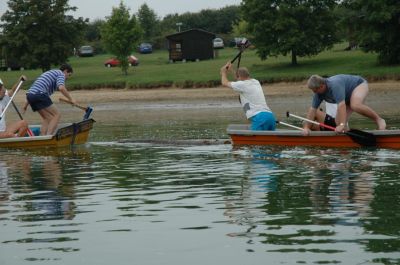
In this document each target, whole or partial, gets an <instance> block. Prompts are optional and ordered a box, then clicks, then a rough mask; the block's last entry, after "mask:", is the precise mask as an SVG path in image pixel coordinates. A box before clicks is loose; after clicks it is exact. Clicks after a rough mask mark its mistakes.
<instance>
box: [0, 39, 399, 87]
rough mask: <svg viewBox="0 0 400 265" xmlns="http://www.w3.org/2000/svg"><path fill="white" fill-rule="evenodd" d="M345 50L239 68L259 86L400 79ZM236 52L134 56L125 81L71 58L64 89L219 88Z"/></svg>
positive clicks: (395, 70) (9, 77)
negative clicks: (322, 79)
mask: <svg viewBox="0 0 400 265" xmlns="http://www.w3.org/2000/svg"><path fill="white" fill-rule="evenodd" d="M344 47H345V45H344V44H341V45H336V46H335V47H334V48H333V49H331V50H329V51H324V52H322V53H320V54H318V55H317V56H313V57H305V58H304V57H303V58H300V57H298V66H291V64H290V62H291V58H290V56H278V57H271V58H268V59H267V60H264V61H262V60H260V59H259V58H258V56H257V54H256V50H246V51H245V52H244V53H243V56H242V60H241V65H242V66H246V67H248V68H249V70H250V72H251V74H252V76H253V77H255V78H257V79H259V80H261V81H262V82H279V81H300V80H304V79H306V78H308V76H310V75H311V74H319V75H334V74H339V73H346V74H358V75H362V76H364V77H367V78H369V79H370V80H377V79H400V66H381V65H378V64H377V61H376V57H377V56H376V54H372V53H364V52H362V51H360V50H354V51H344V50H343V49H344ZM237 52H238V51H237V49H234V48H225V49H221V50H218V56H217V58H215V59H213V60H206V61H200V62H186V63H182V62H175V63H169V61H168V51H165V50H161V51H155V52H153V53H152V54H135V55H136V56H137V57H138V58H139V60H140V65H139V66H137V67H130V68H129V72H128V75H124V74H123V73H122V71H121V69H120V68H118V67H114V68H107V67H105V66H104V61H105V60H106V59H108V58H110V57H111V56H110V55H96V56H94V57H84V58H79V57H71V58H70V59H69V63H70V64H71V65H72V66H73V68H74V75H73V76H72V78H71V79H69V80H68V85H67V87H68V88H73V89H82V88H83V89H95V88H101V87H114V88H125V87H130V88H134V87H159V86H167V87H168V86H178V87H199V86H216V85H219V80H220V74H219V69H220V68H221V66H222V65H224V64H225V63H226V62H227V61H229V60H230V59H232V58H233V57H234V56H235V55H236V53H237ZM21 74H24V75H26V76H27V77H28V82H27V84H26V86H25V88H26V87H27V86H29V85H30V84H31V83H32V81H33V80H34V79H35V78H36V77H37V76H39V75H40V74H41V71H40V70H24V71H11V72H0V78H2V80H3V81H4V82H5V83H6V86H7V87H10V86H11V84H12V83H15V82H16V81H17V80H18V77H19V76H20V75H21Z"/></svg>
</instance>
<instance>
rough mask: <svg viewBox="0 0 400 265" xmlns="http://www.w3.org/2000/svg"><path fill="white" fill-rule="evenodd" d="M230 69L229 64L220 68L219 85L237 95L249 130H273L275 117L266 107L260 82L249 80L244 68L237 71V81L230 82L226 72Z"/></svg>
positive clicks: (247, 72)
mask: <svg viewBox="0 0 400 265" xmlns="http://www.w3.org/2000/svg"><path fill="white" fill-rule="evenodd" d="M231 69H232V64H231V63H230V62H228V63H227V64H226V65H224V66H223V67H222V68H221V70H220V73H221V84H222V85H223V86H226V87H230V88H232V89H233V90H234V91H236V92H238V93H239V98H240V103H241V104H242V107H243V111H244V112H245V114H246V118H247V119H248V120H250V121H251V126H250V128H251V130H254V131H255V130H270V131H273V130H275V127H276V119H275V115H274V114H273V113H272V111H271V109H270V108H269V107H268V105H267V102H266V100H265V96H264V92H263V89H262V87H261V84H260V82H259V81H258V80H256V79H253V78H251V77H250V74H249V71H248V70H247V68H245V67H241V68H239V69H237V72H236V79H237V81H235V82H231V81H229V80H228V71H229V70H231Z"/></svg>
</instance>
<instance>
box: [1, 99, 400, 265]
mask: <svg viewBox="0 0 400 265" xmlns="http://www.w3.org/2000/svg"><path fill="white" fill-rule="evenodd" d="M179 108H180V109H181V108H182V106H180V107H179ZM161 109H162V108H161ZM172 109H173V108H172ZM113 111H116V112H115V113H111V114H112V117H113V119H112V120H108V119H105V118H104V117H105V115H106V113H107V114H108V115H110V112H113ZM235 111H236V110H235ZM235 111H232V109H230V108H229V107H227V108H225V109H222V110H219V111H218V112H215V110H214V111H212V110H209V108H206V107H205V108H197V109H192V108H187V109H184V110H183V111H179V112H178V111H175V112H173V110H172V112H171V113H170V112H169V111H166V110H157V109H156V108H153V109H152V110H148V109H145V108H142V109H140V110H131V111H129V113H125V112H121V111H118V110H115V109H108V108H107V107H106V106H103V109H102V108H101V107H99V109H98V110H97V113H96V115H97V116H95V119H96V120H97V123H96V124H95V128H94V130H93V132H92V134H91V138H90V141H89V143H88V144H87V145H84V146H78V147H76V148H73V149H68V148H67V149H62V150H58V151H52V150H38V151H21V150H0V184H1V185H0V264H1V265H14V264H15V265H17V264H18V265H21V264H65V265H67V264H85V265H86V264H96V265H101V264H107V265H109V264H141V265H143V264H152V265H154V264H166V265H176V264H192V265H193V264H199V265H204V264H230V265H236V264H238V265H239V264H241V265H242V264H399V263H400V222H399V217H400V216H399V215H400V181H399V172H400V165H399V162H400V152H399V151H395V150H383V149H378V150H376V149H326V148H284V147H267V148H248V147H242V148H234V147H232V146H231V145H230V144H223V143H221V142H218V143H216V144H211V145H202V144H198V143H201V141H199V142H193V144H186V142H183V141H180V140H183V139H205V138H213V139H225V138H227V135H226V133H225V128H226V126H227V124H228V123H229V122H241V121H242V116H241V115H242V114H241V113H240V112H237V113H236V112H235ZM232 112H233V114H232ZM357 122H358V121H355V122H354V123H353V124H355V125H358V124H357ZM389 122H390V123H391V124H397V125H398V124H400V122H399V120H398V119H397V117H394V116H393V117H392V118H391V119H390V117H389ZM356 127H357V126H356ZM160 139H162V140H165V141H164V142H158V141H156V140H160Z"/></svg>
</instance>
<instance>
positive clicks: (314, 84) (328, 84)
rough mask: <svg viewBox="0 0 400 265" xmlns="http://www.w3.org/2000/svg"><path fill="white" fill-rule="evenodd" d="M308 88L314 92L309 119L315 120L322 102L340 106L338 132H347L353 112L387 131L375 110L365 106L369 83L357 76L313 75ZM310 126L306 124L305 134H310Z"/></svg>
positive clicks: (337, 119)
mask: <svg viewBox="0 0 400 265" xmlns="http://www.w3.org/2000/svg"><path fill="white" fill-rule="evenodd" d="M307 86H308V88H310V89H311V90H312V91H313V92H314V96H313V100H312V105H311V107H310V109H309V110H308V114H307V118H308V119H310V120H314V118H315V114H316V111H317V109H318V107H319V105H320V104H321V102H322V101H324V100H325V101H326V102H329V103H336V104H338V110H337V115H336V125H337V126H336V129H335V131H336V132H343V131H345V129H347V128H345V124H347V122H348V120H349V118H350V115H351V114H352V113H353V111H355V112H357V113H359V114H361V115H363V116H365V117H368V118H370V119H371V120H373V121H374V122H375V123H376V125H377V128H378V129H379V130H385V129H386V122H385V120H384V119H382V118H381V117H380V116H379V115H378V114H377V113H376V112H375V111H374V110H373V109H371V108H370V107H368V106H367V105H365V104H364V101H365V98H366V97H367V95H368V83H367V81H366V80H365V79H364V78H362V77H360V76H356V75H344V74H340V75H334V76H332V77H329V78H323V77H321V76H319V75H312V76H311V77H310V78H309V79H308V82H307ZM309 131H310V124H309V123H305V125H304V132H305V134H308V133H309Z"/></svg>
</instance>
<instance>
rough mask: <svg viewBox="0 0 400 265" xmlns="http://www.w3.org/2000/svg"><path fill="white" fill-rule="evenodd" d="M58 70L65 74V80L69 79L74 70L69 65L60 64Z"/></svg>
mask: <svg viewBox="0 0 400 265" xmlns="http://www.w3.org/2000/svg"><path fill="white" fill-rule="evenodd" d="M60 70H61V71H63V72H64V74H65V78H67V77H70V76H71V75H72V73H73V72H74V70H72V67H71V65H69V64H66V63H65V64H62V65H61V66H60Z"/></svg>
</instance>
